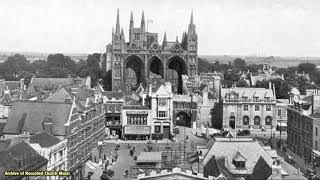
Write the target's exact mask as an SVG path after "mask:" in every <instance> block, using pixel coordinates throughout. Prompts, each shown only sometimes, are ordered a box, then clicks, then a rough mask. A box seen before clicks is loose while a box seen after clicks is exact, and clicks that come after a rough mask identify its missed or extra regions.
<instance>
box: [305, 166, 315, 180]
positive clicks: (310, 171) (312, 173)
mask: <svg viewBox="0 0 320 180" xmlns="http://www.w3.org/2000/svg"><path fill="white" fill-rule="evenodd" d="M305 175H306V177H307V178H308V179H310V180H312V179H313V177H314V176H315V175H316V172H315V171H314V170H313V169H310V168H308V169H307V170H306V174H305Z"/></svg>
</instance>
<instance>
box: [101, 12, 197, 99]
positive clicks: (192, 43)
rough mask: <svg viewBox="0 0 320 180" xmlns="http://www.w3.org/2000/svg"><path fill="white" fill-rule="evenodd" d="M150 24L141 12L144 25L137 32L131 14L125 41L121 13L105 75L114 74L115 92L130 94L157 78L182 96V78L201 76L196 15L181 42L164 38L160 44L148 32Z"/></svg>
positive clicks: (106, 57)
mask: <svg viewBox="0 0 320 180" xmlns="http://www.w3.org/2000/svg"><path fill="white" fill-rule="evenodd" d="M147 23H148V22H147ZM147 23H146V22H145V17H144V13H143V12H142V18H141V25H140V27H139V28H136V27H135V26H134V21H133V14H132V13H131V17H130V26H129V37H128V41H125V37H124V32H123V29H122V28H120V20H119V10H118V12H117V20H116V28H115V31H114V30H113V33H112V42H111V43H110V44H108V45H107V47H106V55H105V59H104V61H105V63H102V64H105V65H106V68H105V69H106V71H110V70H112V91H119V90H121V91H123V92H125V93H131V92H132V91H134V90H136V89H137V87H138V86H139V84H140V83H142V85H143V87H144V88H147V87H146V86H147V83H146V79H147V77H148V76H150V75H151V74H158V75H160V76H161V77H162V78H163V79H164V80H165V81H169V82H171V84H172V86H173V92H174V93H182V78H181V76H182V75H189V76H193V75H196V74H197V72H198V58H197V50H198V36H197V33H196V26H195V24H194V20H193V14H191V19H190V24H189V27H188V32H187V33H186V32H184V33H183V36H182V39H181V42H179V40H178V38H177V39H176V40H175V41H167V36H166V34H164V37H163V41H162V44H160V42H159V40H158V39H159V38H158V33H151V32H148V29H147V26H148V24H147Z"/></svg>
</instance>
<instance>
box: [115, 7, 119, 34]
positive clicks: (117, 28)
mask: <svg viewBox="0 0 320 180" xmlns="http://www.w3.org/2000/svg"><path fill="white" fill-rule="evenodd" d="M116 36H117V37H120V18H119V9H118V10H117V23H116Z"/></svg>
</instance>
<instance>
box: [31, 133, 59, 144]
mask: <svg viewBox="0 0 320 180" xmlns="http://www.w3.org/2000/svg"><path fill="white" fill-rule="evenodd" d="M59 142H60V139H58V138H57V137H55V136H53V135H51V134H49V133H47V132H40V133H37V134H35V135H32V136H31V137H30V143H38V144H39V145H40V146H41V147H51V146H53V145H55V144H58V143H59Z"/></svg>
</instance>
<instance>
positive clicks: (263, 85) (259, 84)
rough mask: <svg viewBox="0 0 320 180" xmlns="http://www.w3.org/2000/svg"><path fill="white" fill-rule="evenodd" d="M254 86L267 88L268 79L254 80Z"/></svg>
mask: <svg viewBox="0 0 320 180" xmlns="http://www.w3.org/2000/svg"><path fill="white" fill-rule="evenodd" d="M256 87H258V88H269V81H265V80H263V81H257V82H256Z"/></svg>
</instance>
